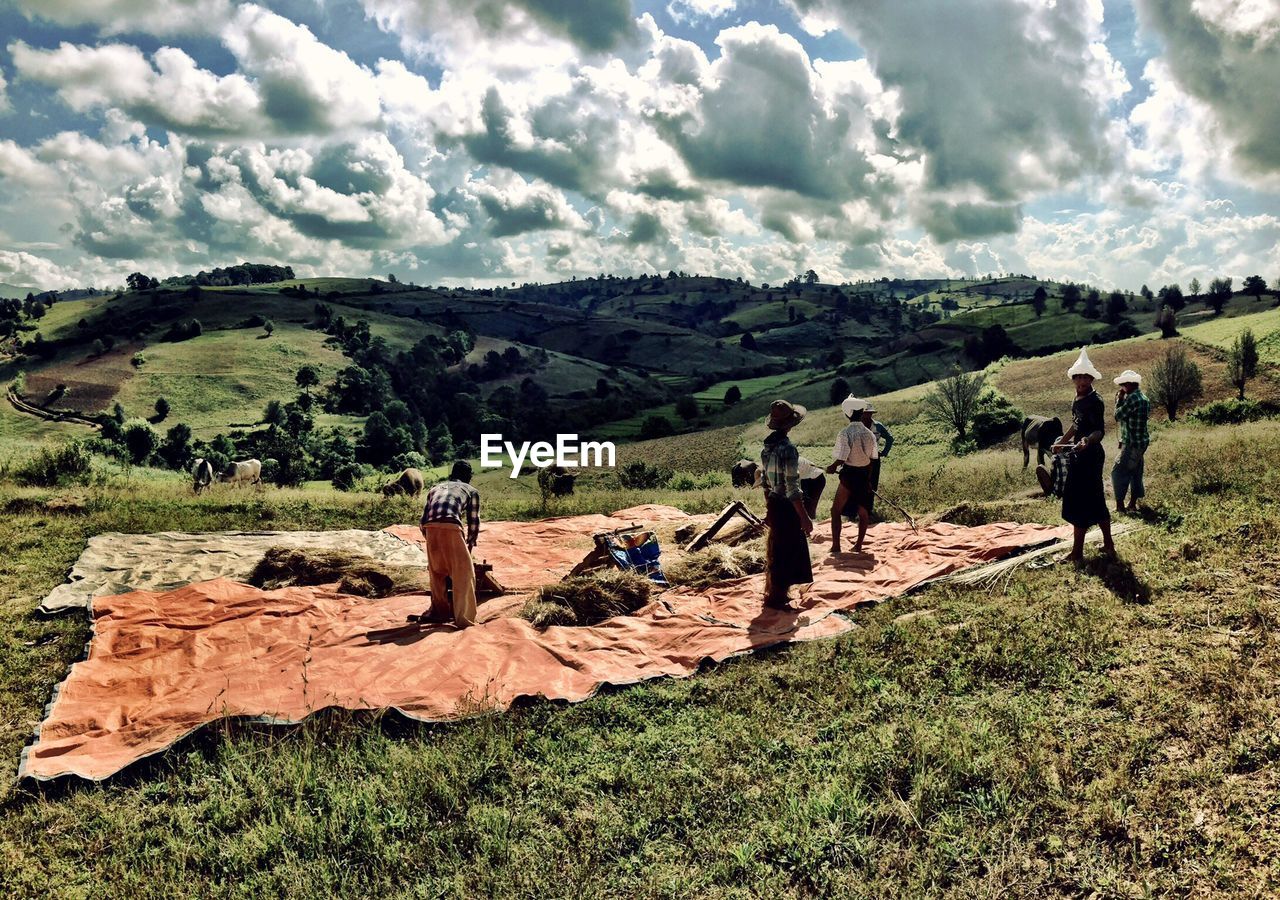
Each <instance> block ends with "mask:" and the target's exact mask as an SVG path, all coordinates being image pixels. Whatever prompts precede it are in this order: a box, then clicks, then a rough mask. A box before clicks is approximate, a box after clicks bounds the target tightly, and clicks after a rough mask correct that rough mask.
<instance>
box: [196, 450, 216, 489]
mask: <svg viewBox="0 0 1280 900" xmlns="http://www.w3.org/2000/svg"><path fill="white" fill-rule="evenodd" d="M211 484H213V465H212V463H210V462H209V460H207V459H205V458H204V457H201V458H200V459H197V460H196V464H195V465H194V466H192V467H191V486H192V488H194V489H195V492H196V493H197V494H198V493H200V492H201V491H203V490H204V489H205V488H207V487H208V486H209V485H211Z"/></svg>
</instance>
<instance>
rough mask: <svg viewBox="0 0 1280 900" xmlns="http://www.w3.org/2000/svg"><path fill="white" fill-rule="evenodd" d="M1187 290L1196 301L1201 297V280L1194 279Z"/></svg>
mask: <svg viewBox="0 0 1280 900" xmlns="http://www.w3.org/2000/svg"><path fill="white" fill-rule="evenodd" d="M1187 290H1189V291H1191V298H1192V299H1193V300H1194V299H1195V298H1196V297H1199V296H1200V279H1199V278H1192V279H1191V284H1189V285H1187Z"/></svg>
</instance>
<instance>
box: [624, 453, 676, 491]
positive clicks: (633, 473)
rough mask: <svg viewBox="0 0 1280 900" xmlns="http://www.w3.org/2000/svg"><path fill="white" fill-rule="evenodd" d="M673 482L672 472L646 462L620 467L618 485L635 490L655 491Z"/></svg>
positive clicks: (631, 463)
mask: <svg viewBox="0 0 1280 900" xmlns="http://www.w3.org/2000/svg"><path fill="white" fill-rule="evenodd" d="M670 480H671V470H670V469H667V468H664V467H662V466H651V465H649V464H648V463H645V462H640V461H638V460H637V461H636V462H630V463H627V464H626V465H624V466H619V467H618V483H619V484H620V485H622V486H623V487H624V488H630V489H633V490H653V489H654V488H660V487H662V486H663V485H665V484H666V483H667V482H669V481H670Z"/></svg>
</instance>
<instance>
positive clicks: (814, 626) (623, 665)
mask: <svg viewBox="0 0 1280 900" xmlns="http://www.w3.org/2000/svg"><path fill="white" fill-rule="evenodd" d="M602 518H606V517H597V516H583V517H575V518H573V519H559V520H552V521H550V522H543V523H536V522H534V523H506V522H497V523H493V524H491V525H489V526H487V528H486V531H487V532H488V534H489V536H490V538H489V539H490V541H491V542H494V543H493V544H492V546H493V548H494V553H495V554H496V553H497V552H498V550H499V548H501V547H506V548H508V549H507V550H504V551H503V552H508V551H509V552H510V553H511V554H514V555H515V556H514V558H513V559H512V563H518V564H520V565H522V566H523V567H524V569H525V570H527V572H526V574H527V575H528V576H529V580H532V579H533V578H534V575H535V573H544V572H548V563H553V565H552V566H551V568H552V569H556V568H557V566H558V563H555V561H557V560H559V559H560V558H562V557H564V558H567V557H569V556H571V555H572V554H568V553H566V552H565V546H566V544H577V543H579V542H580V540H581V535H582V532H583V530H587V531H589V530H590V529H591V528H592V527H594V526H595V525H597V524H599V520H600V519H602ZM411 532H412V530H410V533H411ZM1068 533H1069V529H1064V528H1050V527H1047V526H1043V525H1012V524H996V525H984V526H980V527H976V528H962V527H959V526H955V525H946V524H937V525H932V526H929V527H928V528H923V529H921V530H920V531H919V532H918V533H916V532H913V531H912V530H911V529H909V528H908V527H907V526H905V525H897V524H882V525H877V526H875V527H873V528H872V529H871V530H870V531H869V532H868V534H867V541H866V549H867V550H868V551H869V553H868V554H867V555H866V556H862V557H853V556H838V557H831V556H828V555H827V554H826V552H825V551H826V547H825V546H824V545H823V541H824V538H822V537H820V536H815V539H814V543H813V544H811V545H810V546H811V550H812V552H813V555H814V582H813V585H812V586H811V587H809V588H808V589H806V590H805V591H804V592H802V593H801V594H800V599H799V601H798V603H797V605H798V607H799V608H798V609H797V610H796V611H776V610H769V609H765V608H763V607H762V605H761V602H760V595H761V591H762V577H763V576H752V577H749V578H742V579H737V580H735V581H730V582H726V583H724V584H722V585H717V586H716V587H713V588H710V589H706V590H698V591H695V590H689V589H679V590H673V591H668V592H666V593H664V594H662V595H660V597H659V598H658V599H657V600H655V601H654V602H653V603H651V604H650V605H649V606H647V607H645V608H644V609H643V610H641V611H639V612H638V613H637V614H636V615H634V616H621V617H618V618H615V619H610V620H608V621H606V622H603V623H601V624H599V625H594V626H590V627H580V628H548V629H546V630H545V631H538V630H537V629H535V628H533V627H532V626H531V625H530V624H529V623H528V622H526V621H524V620H522V619H515V618H501V617H499V618H493V619H490V620H488V621H482V622H481V623H480V624H478V625H476V626H474V627H472V628H468V629H465V630H461V631H460V630H456V629H454V628H453V627H452V626H435V627H421V628H420V627H418V626H416V625H415V626H410V625H407V624H406V621H405V619H406V616H407V615H408V614H410V613H416V612H420V611H421V610H422V609H423V608H424V607H425V606H426V605H427V598H426V597H425V596H423V595H420V594H419V595H409V596H404V597H391V598H388V599H386V600H377V601H371V600H366V599H363V598H356V597H348V596H342V595H339V594H336V593H335V592H334V588H333V587H332V586H329V587H327V588H326V587H319V588H285V589H282V590H278V591H260V590H258V589H256V588H252V587H249V586H247V585H243V584H238V583H236V582H234V581H229V580H226V579H219V580H214V581H207V582H202V583H199V584H193V585H190V586H188V587H184V588H180V589H178V590H172V591H136V592H132V593H127V594H121V595H117V596H99V597H97V598H96V599H95V600H94V601H93V617H94V637H93V640H92V643H91V645H90V649H89V655H88V658H87V659H86V660H84V661H83V662H80V663H76V664H75V665H73V666H72V667H71V672H70V673H69V674H68V676H67V678H66V680H65V681H64V682H63V683H62V685H61V686H60V688H59V689H58V691H57V692H56V693H55V696H54V700H53V702H52V703H51V704H50V705H49V710H48V715H47V718H46V719H45V721H44V722H43V723H42V724H41V726H40V728H39V731H38V733H37V739H36V741H35V743H34V744H33V745H32V746H31V747H29V748H28V749H27V750H26V751H24V753H23V759H22V763H21V765H20V767H19V775H20V776H21V777H32V778H38V779H47V778H55V777H58V776H60V775H76V776H79V777H82V778H90V779H102V778H106V777H108V776H110V775H112V774H113V773H115V772H118V771H119V770H120V769H122V768H124V767H125V766H127V765H129V764H130V763H133V762H136V761H137V760H139V759H142V758H143V757H146V756H149V755H151V754H154V753H158V752H160V751H162V750H164V749H165V748H166V747H168V746H170V745H171V744H172V743H173V742H174V741H176V740H178V739H180V738H182V737H183V736H184V735H186V734H189V733H190V732H192V731H194V730H195V729H197V728H199V727H201V726H202V725H205V724H207V723H209V722H213V721H216V720H218V719H220V718H222V717H224V716H236V717H252V718H256V719H260V720H264V721H271V722H297V721H300V720H301V719H303V718H305V717H306V716H307V715H309V714H311V713H312V712H315V711H316V710H319V709H323V708H325V707H342V708H345V709H384V708H392V709H396V710H399V711H400V712H402V713H403V714H405V715H406V716H409V717H411V718H415V719H420V720H424V721H438V720H446V719H454V718H459V717H461V716H465V715H469V714H473V713H474V712H476V711H477V710H480V709H505V708H507V707H508V706H509V705H510V704H511V703H512V702H513V701H514V700H516V699H518V698H520V697H534V696H541V697H546V698H550V699H559V700H569V701H575V700H582V699H584V698H586V697H589V696H591V695H592V694H593V693H594V692H595V691H596V690H597V689H598V688H599V687H600V686H601V685H602V684H630V683H633V682H637V681H642V680H645V679H649V678H656V677H660V676H684V675H689V674H691V673H693V672H694V671H696V669H697V667H698V666H699V665H700V664H701V663H702V662H703V661H704V660H722V659H726V658H728V657H730V656H734V655H737V654H741V653H747V652H750V651H752V650H755V649H759V648H761V647H767V646H771V645H775V644H779V643H784V642H788V641H803V640H812V639H815V638H821V637H830V636H833V635H837V634H840V633H843V632H845V631H847V630H849V629H850V628H851V627H853V626H852V623H851V622H850V620H849V619H848V618H847V617H846V616H843V615H839V614H838V613H847V612H849V611H851V610H853V609H854V608H855V607H857V606H858V605H860V604H863V603H869V602H876V601H879V600H883V599H886V598H889V597H893V596H896V595H900V594H902V593H904V592H906V591H908V590H910V589H912V588H914V587H917V586H919V585H920V584H922V583H924V582H926V581H929V580H931V579H933V578H937V577H939V576H942V575H945V574H948V573H951V572H955V571H958V570H960V569H963V568H966V567H968V566H972V565H974V564H977V563H981V562H985V561H988V560H993V559H998V558H1000V557H1003V556H1007V555H1008V554H1010V553H1012V552H1015V551H1017V550H1018V549H1020V548H1023V547H1026V546H1028V545H1032V544H1039V543H1042V542H1045V541H1047V540H1053V539H1058V538H1062V537H1064V536H1065V535H1066V534H1068ZM517 551H518V552H517ZM414 552H417V551H416V550H415V551H414ZM575 552H576V551H575ZM549 574H554V573H553V572H551V573H549ZM537 577H542V575H541V574H538V575H537ZM485 605H487V604H485ZM485 605H482V606H481V610H484V607H485Z"/></svg>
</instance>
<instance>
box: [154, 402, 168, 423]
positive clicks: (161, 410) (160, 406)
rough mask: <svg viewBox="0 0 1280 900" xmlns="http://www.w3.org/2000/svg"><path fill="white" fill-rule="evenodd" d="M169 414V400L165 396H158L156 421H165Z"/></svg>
mask: <svg viewBox="0 0 1280 900" xmlns="http://www.w3.org/2000/svg"><path fill="white" fill-rule="evenodd" d="M168 416H169V401H168V400H166V399H164V398H163V397H157V398H156V417H155V421H156V422H163V421H164V420H165V419H166V418H168Z"/></svg>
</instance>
